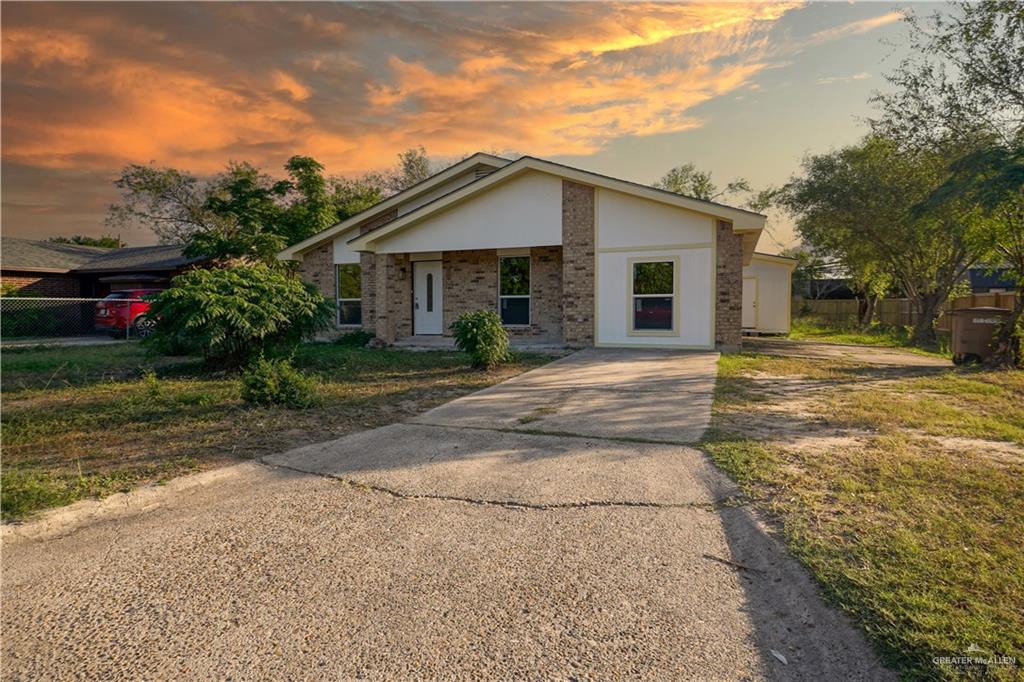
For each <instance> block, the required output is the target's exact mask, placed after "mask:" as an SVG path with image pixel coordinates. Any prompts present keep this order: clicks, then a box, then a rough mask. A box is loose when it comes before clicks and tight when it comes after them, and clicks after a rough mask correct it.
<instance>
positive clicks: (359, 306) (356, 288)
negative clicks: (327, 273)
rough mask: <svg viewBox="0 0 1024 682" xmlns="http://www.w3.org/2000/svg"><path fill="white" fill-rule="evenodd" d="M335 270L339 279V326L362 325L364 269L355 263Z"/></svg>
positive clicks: (337, 267)
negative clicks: (362, 276)
mask: <svg viewBox="0 0 1024 682" xmlns="http://www.w3.org/2000/svg"><path fill="white" fill-rule="evenodd" d="M334 268H335V272H336V273H337V278H338V324H339V325H343V326H344V325H358V324H362V322H363V302H362V297H363V296H362V278H361V274H362V269H361V268H360V267H359V265H357V264H355V263H346V264H345V265H336V266H334Z"/></svg>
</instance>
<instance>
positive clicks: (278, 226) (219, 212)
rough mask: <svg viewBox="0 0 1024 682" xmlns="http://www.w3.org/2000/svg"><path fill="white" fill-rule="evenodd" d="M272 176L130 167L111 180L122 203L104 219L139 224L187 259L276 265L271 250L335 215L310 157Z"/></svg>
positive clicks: (234, 168) (243, 166)
mask: <svg viewBox="0 0 1024 682" xmlns="http://www.w3.org/2000/svg"><path fill="white" fill-rule="evenodd" d="M284 168H285V171H286V172H287V176H288V177H287V179H284V180H276V179H274V178H272V177H270V176H269V175H267V174H265V173H263V172H261V171H260V170H259V169H258V168H256V167H255V166H253V165H252V164H250V163H236V162H232V163H230V164H228V167H227V168H226V169H225V170H224V171H223V172H221V173H218V174H217V175H215V176H213V177H212V178H207V179H204V180H200V179H199V178H197V177H196V176H194V175H191V174H189V173H185V172H182V171H178V170H175V169H173V168H156V167H153V166H138V165H133V166H128V167H127V168H125V169H124V171H123V172H122V174H121V177H120V178H119V179H118V180H117V181H116V182H115V183H114V184H115V185H116V186H117V187H118V188H119V189H120V190H121V194H122V202H121V204H119V205H117V206H113V207H111V213H110V217H109V219H108V222H110V223H113V224H123V223H126V222H133V223H142V224H145V225H147V226H149V227H150V228H151V229H152V230H153V231H154V232H156V234H157V236H158V237H160V239H161V241H163V242H165V243H184V244H186V245H187V247H186V253H187V254H188V255H190V256H199V255H203V256H209V257H211V258H213V259H215V260H218V261H231V260H235V259H241V260H245V261H250V262H251V261H262V262H264V263H267V264H274V263H275V255H276V253H277V252H278V251H279V250H280V249H282V248H284V247H285V246H288V245H289V244H293V243H295V242H297V241H301V240H302V239H305V238H306V237H309V236H310V235H313V234H315V233H316V232H319V231H320V230H322V229H324V228H326V227H328V226H329V225H331V224H332V223H334V222H336V221H337V219H338V212H337V209H336V205H335V202H336V199H335V197H334V196H333V195H332V194H331V192H330V190H329V185H328V182H327V180H326V179H325V178H324V175H323V171H324V168H323V166H322V165H320V164H319V163H318V162H317V161H316V160H315V159H312V158H310V157H307V156H293V157H292V158H290V159H289V160H288V163H286V164H285V166H284Z"/></svg>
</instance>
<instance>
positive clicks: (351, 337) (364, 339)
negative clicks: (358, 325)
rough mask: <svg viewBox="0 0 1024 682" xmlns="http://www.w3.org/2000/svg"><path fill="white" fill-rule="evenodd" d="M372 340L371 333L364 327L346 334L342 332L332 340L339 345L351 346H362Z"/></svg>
mask: <svg viewBox="0 0 1024 682" xmlns="http://www.w3.org/2000/svg"><path fill="white" fill-rule="evenodd" d="M372 340H373V334H371V333H370V332H368V331H366V330H365V329H357V330H355V331H353V332H349V333H347V334H342V335H341V336H339V337H338V338H337V339H335V340H334V343H336V344H337V345H339V346H348V347H351V348H362V347H363V346H365V345H366V344H368V343H370V341H372Z"/></svg>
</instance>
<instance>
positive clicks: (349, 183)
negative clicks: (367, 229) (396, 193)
mask: <svg viewBox="0 0 1024 682" xmlns="http://www.w3.org/2000/svg"><path fill="white" fill-rule="evenodd" d="M330 184H331V200H332V202H333V203H334V211H335V215H336V216H337V220H339V221H341V220H347V219H348V218H351V217H352V216H354V215H356V214H357V213H361V212H363V211H365V210H366V209H368V208H370V207H371V206H373V205H374V204H377V203H379V202H381V201H382V200H383V199H384V196H385V194H386V193H387V187H386V184H385V182H384V178H383V176H381V175H379V174H375V173H368V174H366V175H364V176H362V177H359V178H355V179H347V178H332V179H331V181H330Z"/></svg>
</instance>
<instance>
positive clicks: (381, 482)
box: [2, 351, 890, 680]
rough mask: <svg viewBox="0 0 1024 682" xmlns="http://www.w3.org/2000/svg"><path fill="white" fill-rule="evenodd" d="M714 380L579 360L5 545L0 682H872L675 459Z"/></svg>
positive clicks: (802, 583) (610, 356) (745, 515)
mask: <svg viewBox="0 0 1024 682" xmlns="http://www.w3.org/2000/svg"><path fill="white" fill-rule="evenodd" d="M714 360H715V356H714V355H713V354H673V353H654V352H641V351H634V352H621V353H606V352H600V351H588V352H584V353H579V354H577V355H574V356H572V357H570V358H566V359H565V360H562V361H560V362H557V363H553V364H551V365H548V366H546V367H542V368H540V369H538V370H535V371H533V372H531V373H529V374H526V375H523V376H521V377H520V378H518V379H515V380H513V381H511V382H508V384H506V385H503V386H502V387H498V388H495V389H490V390H488V391H485V392H483V394H477V395H476V396H470V397H469V398H466V399H462V400H459V401H455V402H454V403H451V404H449V405H447V406H444V407H442V408H439V409H437V410H434V411H433V412H430V413H427V414H425V415H423V416H422V417H421V418H420V419H418V420H417V422H422V423H414V424H399V425H393V426H389V427H386V428H383V429H377V430H373V431H367V432H364V433H360V434H354V435H352V436H349V437H346V438H342V439H340V440H337V441H333V442H330V443H324V444H321V445H317V446H312V447H306V448H301V449H298V450H294V451H292V452H289V453H284V454H282V455H278V456H275V457H271V458H268V460H267V461H268V463H270V464H272V465H273V466H272V467H265V466H260V465H256V464H246V465H239V466H238V467H234V468H233V469H232V470H231V471H229V472H227V473H222V474H221V475H220V476H219V477H218V478H217V479H216V481H215V482H211V483H210V484H209V485H201V486H192V487H189V488H188V492H187V493H183V492H178V493H173V492H169V493H168V494H167V496H166V497H165V498H164V499H163V501H161V502H154V501H153V500H152V499H150V500H148V501H147V505H148V507H147V509H148V510H147V511H146V512H145V513H143V514H138V515H135V516H131V517H125V518H122V519H117V520H107V521H105V522H103V523H95V524H92V525H89V526H87V527H84V528H82V529H80V530H78V531H77V532H74V533H71V534H67V535H65V536H63V537H58V538H55V539H50V540H37V541H32V540H27V539H24V538H21V539H17V540H16V541H14V542H10V543H5V547H4V553H3V585H4V600H3V631H4V638H3V652H2V653H3V659H4V669H3V673H4V676H5V677H7V678H9V679H21V678H24V679H37V678H40V677H46V678H67V677H75V676H85V677H95V678H103V679H139V678H145V679H172V678H173V679H207V678H210V677H216V678H229V677H231V678H239V679H240V678H263V679H269V678H275V679H279V678H289V677H294V678H303V679H309V678H317V679H321V678H330V679H352V678H366V679H384V680H393V679H413V678H415V679H437V678H464V677H473V678H483V679H493V678H500V679H519V678H545V679H547V678H556V679H566V678H584V679H585V678H622V677H630V678H650V679H694V680H735V679H749V680H754V679H779V680H812V679H813V680H819V679H850V680H856V679H863V680H876V679H887V678H889V677H890V675H889V673H888V672H887V671H886V670H885V669H883V668H881V667H880V666H879V665H878V663H877V661H876V659H875V657H874V655H873V654H872V652H871V651H870V650H869V648H868V647H867V645H866V644H865V642H864V640H863V638H862V637H861V636H860V634H859V633H858V632H856V631H855V630H853V629H852V628H851V627H850V626H849V625H848V624H847V623H846V622H845V620H844V619H843V618H842V617H840V615H839V614H838V613H837V612H836V611H834V610H833V609H830V608H828V607H826V606H824V605H823V604H822V602H821V601H820V599H819V597H818V596H817V594H816V591H815V588H814V586H813V585H812V584H811V582H810V580H809V579H808V577H807V575H806V573H805V572H804V571H803V570H802V568H801V567H800V566H799V565H798V564H797V563H796V562H795V560H793V559H792V558H791V557H790V556H789V555H788V553H787V552H786V551H785V550H784V548H782V547H781V546H780V545H779V544H778V543H777V542H776V541H775V540H773V539H772V538H771V537H770V536H769V535H768V534H766V533H765V532H764V529H763V528H762V527H761V526H760V525H759V523H758V522H757V520H756V519H755V518H754V517H753V516H752V515H751V514H750V513H749V512H748V510H747V509H746V508H745V507H744V506H743V505H742V500H741V499H740V498H739V497H738V496H737V490H736V488H735V487H734V486H733V485H732V484H731V482H729V481H728V480H727V479H726V478H725V477H723V476H722V475H721V474H720V473H719V472H718V471H717V470H716V469H715V468H714V467H713V466H712V465H710V463H709V462H708V461H707V460H706V458H705V457H704V456H703V454H701V453H700V452H699V451H697V450H694V449H691V448H688V447H685V446H681V445H676V444H673V443H670V442H668V441H674V442H686V441H691V440H693V439H695V438H697V437H699V434H700V430H701V429H702V428H703V426H702V424H706V420H707V416H708V413H709V406H710V392H711V387H712V381H711V380H712V379H713V376H714ZM602 394H607V395H602ZM531 395H532V396H534V397H533V398H530V397H529V396H531ZM581 395H585V396H587V398H586V399H582V398H579V396H581ZM502 405H503V406H504V408H503V409H502V408H501V406H502ZM645 406H649V407H650V410H651V414H652V415H653V416H652V417H651V418H650V419H648V420H646V422H645V420H644V419H643V411H644V407H645ZM672 406H674V407H675V411H673V410H672V409H671V407H672ZM538 407H545V408H547V407H552V408H555V409H554V411H551V410H548V409H545V410H543V411H542V412H540V413H539V414H538V415H537V416H538V419H535V420H528V421H526V422H525V423H524V422H523V420H522V417H524V416H529V415H531V414H533V413H535V412H536V411H537V408H538ZM678 412H683V413H686V414H685V416H680V415H679V414H676V413H678ZM618 413H623V414H624V415H627V416H623V417H621V418H615V416H614V415H615V414H618ZM549 420H551V421H550V422H549ZM528 427H533V429H534V430H535V431H550V432H549V433H535V432H524V429H526V428H528ZM566 432H570V433H566ZM652 433H653V434H655V435H656V436H657V437H658V439H659V440H661V441H665V442H657V443H654V442H635V439H636V438H647V437H648V436H650V435H651V434H652Z"/></svg>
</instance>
